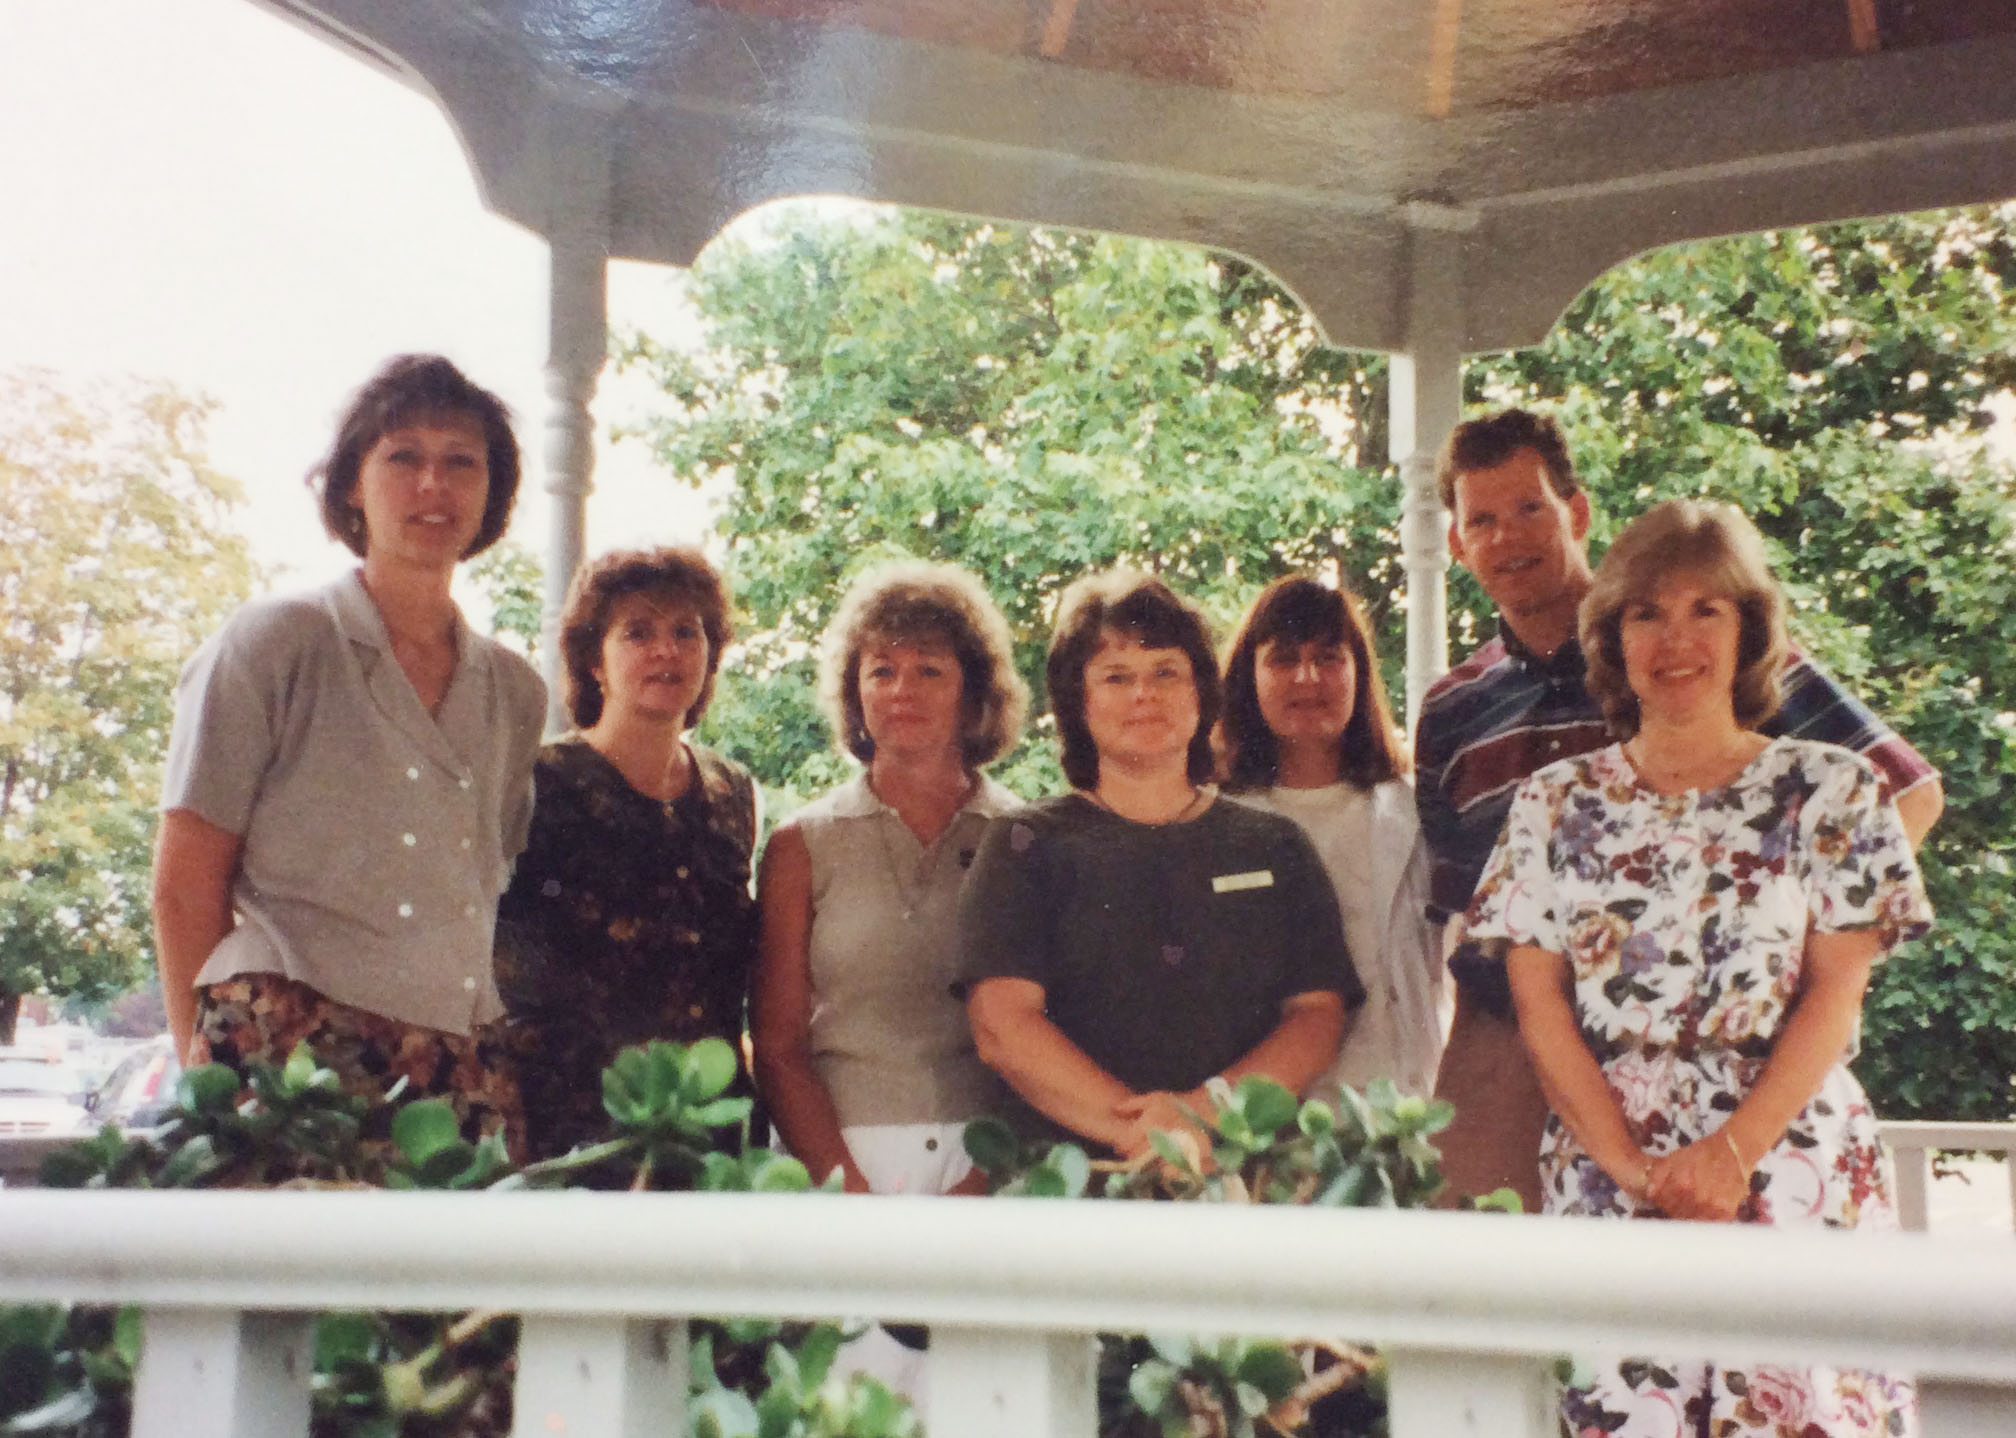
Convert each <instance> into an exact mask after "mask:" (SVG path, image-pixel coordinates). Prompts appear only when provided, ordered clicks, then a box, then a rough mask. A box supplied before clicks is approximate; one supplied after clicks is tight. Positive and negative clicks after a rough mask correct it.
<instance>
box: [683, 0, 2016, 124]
mask: <svg viewBox="0 0 2016 1438" xmlns="http://www.w3.org/2000/svg"><path fill="white" fill-rule="evenodd" d="M694 3H695V4H696V5H698V6H701V7H705V8H711V9H717V10H726V11H734V12H738V13H742V14H748V15H761V16H765V17H768V18H772V19H783V20H792V21H800V22H811V23H814V24H818V25H823V26H833V27H850V28H854V29H859V30H864V31H869V32H874V33H878V34H883V35H889V36H895V37H899V38H902V39H905V40H909V41H913V42H922V43H925V44H933V45H943V46H947V47H951V48H954V49H967V50H975V51H981V52H985V53H989V54H995V55H1021V56H1025V57H1028V58H1041V59H1047V60H1050V61H1053V62H1055V63H1058V64H1061V65H1065V66H1070V67H1074V68H1079V69H1085V70H1093V71H1102V72H1107V73H1112V74H1118V75H1126V76H1131V77H1133V78H1136V79H1143V80H1152V81H1162V82H1165V83H1172V84H1179V85H1188V86H1196V87H1201V88H1206V89H1215V90H1224V91H1231V92H1234V93H1240V94H1250V95H1256V96H1282V97H1290V96H1294V97H1323V98H1326V99H1329V100H1331V101H1334V102H1337V103H1340V104H1341V105H1343V106H1344V107H1345V108H1347V109H1351V110H1358V111H1364V112H1379V113H1399V114H1413V115H1426V116H1435V117H1439V116H1443V115H1449V114H1460V113H1464V112H1476V111H1490V110H1504V109H1525V108H1531V107H1534V106H1538V105H1545V104H1550V103H1555V102H1559V101H1573V100H1587V99H1597V98H1601V97H1605V96H1612V95H1622V94H1628V93H1631V92H1634V91H1640V90H1650V89H1657V88H1660V87H1663V86H1668V85H1677V84H1687V83H1694V82H1699V81H1704V80H1716V79H1727V78H1732V77H1736V76H1745V75H1756V74H1761V73H1768V72H1771V71H1777V70H1788V69H1793V68H1796V67H1799V66H1803V65H1809V64H1812V63H1815V62H1820V61H1827V60H1837V59H1844V58H1847V57H1850V56H1853V55H1856V54H1867V53H1870V52H1873V51H1877V50H1884V51H1895V50H1908V49H1914V48H1918V47H1923V46H1930V45H1941V44H1948V43H1953V42H1956V41H1966V40H1981V39H1987V38H1991V37H1994V36H1998V35H2016V0H694Z"/></svg>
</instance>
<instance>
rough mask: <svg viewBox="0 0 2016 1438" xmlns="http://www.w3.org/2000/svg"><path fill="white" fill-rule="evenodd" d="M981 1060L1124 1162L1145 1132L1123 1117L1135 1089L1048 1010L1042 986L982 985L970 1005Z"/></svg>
mask: <svg viewBox="0 0 2016 1438" xmlns="http://www.w3.org/2000/svg"><path fill="white" fill-rule="evenodd" d="M966 1014H967V1017H968V1018H970V1019H971V1020H972V1021H973V1044H974V1047H975V1048H976V1049H977V1050H978V1052H979V1054H980V1062H982V1063H984V1064H986V1065H987V1067H989V1068H991V1069H993V1070H994V1071H995V1072H996V1073H998V1074H1000V1075H1001V1077H1002V1078H1004V1079H1006V1080H1007V1081H1008V1084H1009V1086H1010V1087H1011V1088H1013V1089H1014V1090H1015V1092H1017V1093H1019V1094H1020V1095H1022V1097H1023V1098H1024V1099H1026V1100H1028V1102H1029V1103H1030V1104H1031V1105H1032V1106H1033V1107H1034V1108H1036V1109H1037V1110H1038V1111H1039V1112H1041V1113H1043V1114H1044V1115H1046V1116H1047V1117H1049V1118H1052V1119H1055V1120H1056V1121H1057V1122H1058V1123H1060V1124H1062V1125H1063V1126H1064V1127H1065V1128H1068V1129H1070V1130H1071V1131H1072V1132H1073V1133H1075V1134H1079V1135H1081V1136H1082V1137H1084V1138H1088V1139H1091V1140H1092V1141H1093V1142H1095V1143H1102V1144H1105V1145H1106V1146H1107V1147H1108V1148H1111V1149H1114V1150H1115V1151H1117V1152H1118V1153H1119V1154H1120V1155H1121V1156H1122V1157H1124V1158H1132V1157H1133V1156H1134V1155H1135V1154H1136V1153H1138V1152H1140V1151H1141V1150H1142V1149H1143V1148H1145V1147H1147V1143H1148V1139H1147V1134H1146V1132H1145V1131H1143V1130H1142V1129H1141V1128H1140V1125H1139V1124H1138V1123H1136V1122H1134V1121H1131V1120H1128V1119H1124V1118H1122V1117H1121V1116H1120V1114H1119V1113H1118V1111H1117V1110H1118V1107H1119V1105H1120V1104H1121V1103H1122V1102H1124V1101H1125V1100H1127V1099H1130V1098H1132V1097H1133V1096H1134V1094H1133V1091H1132V1090H1131V1089H1129V1088H1128V1087H1127V1085H1126V1084H1124V1083H1122V1082H1120V1080H1119V1079H1117V1078H1115V1077H1113V1075H1112V1074H1109V1073H1107V1072H1106V1070H1104V1069H1103V1068H1101V1067H1099V1065H1098V1064H1096V1063H1094V1062H1093V1061H1092V1059H1091V1058H1090V1056H1088V1055H1087V1054H1086V1052H1085V1050H1083V1049H1081V1048H1079V1047H1078V1045H1076V1044H1074V1043H1073V1042H1071V1040H1070V1039H1068V1038H1066V1037H1065V1036H1064V1031H1063V1030H1062V1029H1060V1028H1058V1027H1057V1025H1055V1024H1053V1023H1051V1022H1050V1019H1049V1016H1048V1015H1046V1014H1045V1013H1044V1012H1043V986H1042V985H1040V984H1038V983H1035V982H1034V981H1032V980H1029V979H1013V978H996V979H982V980H980V982H978V983H977V984H975V985H974V986H973V991H972V994H971V995H970V996H969V997H968V999H967V1000H966Z"/></svg>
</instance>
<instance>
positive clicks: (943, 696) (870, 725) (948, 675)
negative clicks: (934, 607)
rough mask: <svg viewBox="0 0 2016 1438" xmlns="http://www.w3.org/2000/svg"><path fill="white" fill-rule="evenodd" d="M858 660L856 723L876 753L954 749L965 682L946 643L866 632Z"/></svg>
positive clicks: (932, 752)
mask: <svg viewBox="0 0 2016 1438" xmlns="http://www.w3.org/2000/svg"><path fill="white" fill-rule="evenodd" d="M858 662H859V666H860V667H859V668H858V669H857V670H856V671H855V673H856V676H857V678H858V681H859V683H860V686H861V722H862V724H863V726H864V727H865V728H866V729H867V730H868V737H869V738H870V739H872V740H874V741H875V754H876V757H877V758H883V757H888V758H897V757H911V756H916V757H923V756H927V755H928V756H935V755H939V754H942V753H944V752H945V751H946V750H948V749H949V750H953V751H955V752H956V751H957V750H958V748H959V737H960V727H961V720H962V719H963V718H964V706H965V698H966V686H965V678H964V675H963V674H962V673H961V671H960V668H959V656H958V655H957V654H956V653H954V652H953V649H952V646H951V645H949V644H944V643H938V642H933V641H930V640H922V641H910V640H901V639H882V638H874V637H871V638H870V639H869V640H868V642H867V643H865V644H863V645H862V646H861V658H860V660H859V661H858Z"/></svg>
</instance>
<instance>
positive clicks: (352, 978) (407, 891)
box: [154, 355, 546, 1138]
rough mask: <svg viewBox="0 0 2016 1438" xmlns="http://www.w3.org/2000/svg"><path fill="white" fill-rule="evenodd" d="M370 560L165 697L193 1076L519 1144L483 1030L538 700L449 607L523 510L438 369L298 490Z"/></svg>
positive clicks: (512, 459)
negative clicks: (318, 1079) (444, 1102)
mask: <svg viewBox="0 0 2016 1438" xmlns="http://www.w3.org/2000/svg"><path fill="white" fill-rule="evenodd" d="M311 481H312V482H313V484H314V486H315V489H316V491H317V494H318V497H319V499H320V501H321V510H322V520H323V524H324V525H325V526H326V527H327V529H328V531H329V533H330V535H331V536H332V537H334V538H335V539H336V540H337V541H338V542H339V543H341V544H343V545H345V546H346V547H347V548H349V549H350V550H351V551H352V552H353V553H355V554H356V555H357V556H358V557H359V558H360V559H361V561H362V563H361V564H360V565H359V567H358V568H356V569H354V570H352V571H351V572H350V573H348V574H346V575H345V576H344V577H343V578H341V579H339V580H337V581H336V582H335V583H334V584H331V585H328V586H326V587H325V588H322V589H320V590H315V591H311V592H309V593H306V594H296V595H285V596H277V597H274V598H268V599H258V600H254V601H253V602H252V603H250V604H248V605H246V606H245V607H244V608H243V609H241V610H240V611H239V612H238V613H237V614H235V615H234V616H232V618H231V620H230V622H229V623H228V624H226V625H225V627H224V629H223V630H222V631H221V632H220V633H218V634H217V635H216V636H214V637H213V638H212V639H211V640H210V642H209V643H207V644H205V645H204V646H203V648H202V649H201V650H200V651H198V653H197V654H196V656H195V657H194V658H193V659H191V660H190V661H189V664H188V667H187V668H185V669H184V670H183V673H182V678H181V682H180V684H179V685H178V687H177V690H176V695H175V728H174V735H173V738H172V739H171V741H170V744H169V751H168V771H167V776H166V779H165V781H164V784H163V793H162V811H163V812H162V817H161V830H160V837H159V840H158V842H157V846H156V850H155V858H154V931H155V946H156V948H157V950H158V952H159V954H160V963H161V986H162V992H163V996H164V998H165V999H166V1002H167V1007H168V1022H169V1027H170V1029H171V1031H172V1032H173V1035H174V1039H175V1046H176V1048H177V1050H178V1051H179V1052H180V1053H181V1055H182V1057H183V1059H184V1060H185V1062H202V1061H204V1060H207V1059H213V1058H214V1059H218V1060H222V1061H225V1062H230V1063H242V1062H244V1061H245V1060H247V1059H262V1060H266V1061H269V1062H278V1061H281V1060H284V1059H285V1058H286V1056H287V1054H288V1053H289V1052H290V1051H291V1050H292V1049H293V1047H294V1045H295V1044H296V1043H297V1042H300V1041H302V1040H306V1041H307V1042H308V1043H309V1044H310V1045H311V1046H313V1047H314V1048H315V1050H316V1052H317V1055H318V1057H319V1058H320V1059H321V1061H322V1062H323V1063H324V1064H326V1065H329V1066H331V1067H333V1068H334V1069H336V1071H337V1072H338V1073H339V1074H340V1075H341V1076H342V1079H343V1082H344V1085H345V1087H346V1088H347V1089H349V1090H350V1091H352V1092H356V1093H371V1092H378V1093H382V1092H383V1091H384V1090H385V1089H386V1088H387V1087H389V1086H390V1085H391V1084H392V1083H394V1082H396V1081H397V1080H398V1079H400V1078H404V1079H406V1080H407V1081H408V1083H409V1086H410V1087H409V1092H414V1093H420V1094H431V1095H436V1096H439V1097H444V1098H448V1099H450V1100H451V1101H452V1102H453V1103H454V1104H455V1105H456V1108H457V1110H458V1111H459V1112H460V1113H461V1114H462V1115H463V1117H464V1120H465V1125H466V1127H467V1128H468V1130H469V1131H470V1132H471V1134H472V1136H473V1134H474V1133H475V1132H476V1131H478V1130H481V1131H484V1132H489V1131H495V1130H498V1129H502V1130H504V1131H505V1132H506V1134H507V1135H508V1136H511V1137H514V1138H515V1136H516V1126H517V1095H516V1088H515V1085H513V1084H512V1083H511V1082H510V1078H509V1071H508V1067H507V1066H506V1065H505V1064H504V1063H503V1061H502V1057H501V1051H500V1049H499V1047H498V1045H497V1044H496V1042H495V1040H494V1036H493V1035H492V1032H491V1030H490V1028H489V1021H490V1020H493V1019H495V1018H497V1017H498V1016H499V1015H500V1014H501V1013H502V1006H501V1004H500V1003H499V1001H498V997H497V989H496V985H495V984H494V983H493V982H492V980H491V965H490V940H491V928H492V925H493V924H494V922H495V919H496V912H497V896H498V894H499V893H500V892H501V891H502V889H503V888H504V882H505V879H506V877H507V876H508V874H509V872H510V866H511V860H512V858H513V857H514V856H515V855H516V854H517V853H518V851H519V849H520V848H522V847H523V846H524V843H525V833H526V826H527V824H528V822H529V820H530V817H531V809H532V757H533V754H534V752H535V751H536V750H537V749H538V747H539V731H540V726H541V724H542V722H543V720H544V716H545V709H546V691H545V686H544V685H543V684H542V683H541V682H540V680H539V676H538V675H537V674H536V673H535V672H534V671H533V670H532V668H531V666H530V665H528V664H527V663H526V662H525V661H524V660H523V659H522V658H520V657H519V656H518V655H516V654H514V653H512V652H511V651H509V650H507V649H505V648H503V647H502V646H501V645H499V644H497V643H496V642H495V641H493V640H490V639H486V638H484V637H483V636H481V635H479V634H477V633H476V632H475V631H473V630H472V629H470V628H469V626H468V625H467V624H466V623H464V622H463V619H462V615H461V613H460V612H459V611H458V610H457V608H456V606H455V602H454V600H453V599H451V598H450V597H449V592H448V586H449V581H450V579H451V578H452V577H453V575H454V572H455V566H456V565H457V564H458V563H459V562H460V561H462V560H464V559H467V558H469V557H470V556H472V555H475V554H479V553H481V552H482V551H483V550H485V549H487V548H489V547H490V545H492V544H493V543H495V542H496V540H497V539H498V538H499V536H501V535H502V534H503V532H504V527H505V525H506V523H507V522H508V521H509V519H510V517H511V504H512V500H513V498H514V497H515V496H516V494H517V490H518V445H517V441H516V440H515V439H514V438H513V436H512V433H511V424H510V415H509V412H508V411H507V410H506V409H505V408H504V406H503V404H502V402H501V401H499V400H498V399H497V397H496V396H495V395H492V394H490V393H489V392H488V391H486V390H483V389H480V388H478V387H477V386H476V385H474V384H472V383H470V381H469V380H468V379H467V378H465V377H464V376H463V375H462V373H461V372H460V371H459V370H457V369H456V368H455V366H454V365H452V364H450V363H449V362H448V361H447V360H445V359H442V358H440V357H438V356H431V355H404V356H401V357H399V358H397V359H394V360H392V361H390V362H389V363H388V364H387V365H386V366H385V367H384V368H383V369H382V370H380V371H379V373H378V374H377V375H375V376H373V378H372V379H371V380H370V381H369V383H367V384H366V385H365V386H364V388H363V389H362V390H360V391H359V392H358V394H357V396H356V398H355V399H354V400H353V401H352V402H351V405H350V408H349V410H348V412H347V413H346V414H345V415H344V417H343V420H342V424H341V427H340V429H339V430H338V433H337V436H336V441H335V444H334V445H333V446H332V447H331V449H330V452H329V454H328V456H327V457H326V458H325V459H324V460H323V461H322V463H321V464H320V465H319V466H318V467H317V469H316V471H315V473H314V474H313V475H312V476H311Z"/></svg>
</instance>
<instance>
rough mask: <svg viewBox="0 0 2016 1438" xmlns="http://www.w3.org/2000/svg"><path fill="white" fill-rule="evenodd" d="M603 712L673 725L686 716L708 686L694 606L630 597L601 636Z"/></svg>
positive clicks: (598, 678)
mask: <svg viewBox="0 0 2016 1438" xmlns="http://www.w3.org/2000/svg"><path fill="white" fill-rule="evenodd" d="M593 672H594V675H595V682H596V683H598V684H600V685H601V686H602V712H603V716H604V718H608V717H610V716H616V717H623V718H637V719H647V720H651V721H654V722H670V723H674V724H677V725H679V726H680V727H681V728H684V727H685V724H686V716H687V714H688V713H689V712H691V710H692V708H693V706H694V704H695V703H697V702H698V701H699V698H700V691H701V689H702V688H704V687H705V686H706V683H707V629H706V626H705V625H703V624H702V623H701V622H700V611H699V610H698V609H697V608H695V607H694V606H693V605H692V604H689V603H686V602H683V601H681V600H677V599H670V598H667V597H666V596H665V595H662V594H626V595H624V596H623V597H622V598H621V599H619V600H617V601H616V602H615V604H613V605H612V606H610V609H609V627H608V628H607V629H606V630H604V631H603V634H602V662H601V663H600V664H598V665H596V666H595V669H594V671H593Z"/></svg>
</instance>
